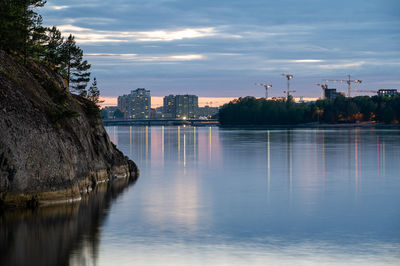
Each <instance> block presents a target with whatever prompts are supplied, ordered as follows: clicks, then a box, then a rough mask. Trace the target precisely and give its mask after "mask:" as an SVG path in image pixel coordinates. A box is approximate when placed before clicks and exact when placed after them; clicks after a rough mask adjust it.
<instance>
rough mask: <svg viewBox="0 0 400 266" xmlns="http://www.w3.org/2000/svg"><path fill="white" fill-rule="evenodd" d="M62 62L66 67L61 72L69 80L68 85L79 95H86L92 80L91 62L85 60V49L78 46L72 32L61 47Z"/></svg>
mask: <svg viewBox="0 0 400 266" xmlns="http://www.w3.org/2000/svg"><path fill="white" fill-rule="evenodd" d="M61 58H62V59H61V62H62V64H63V65H64V66H65V68H64V69H63V70H62V71H61V74H62V75H63V76H64V78H65V79H66V80H67V83H68V87H69V88H70V89H72V90H73V91H75V92H77V93H78V94H79V95H81V96H84V97H86V96H87V91H86V86H87V83H88V82H89V81H90V72H89V71H88V70H89V69H90V64H88V62H87V61H86V60H83V51H82V49H81V48H79V47H78V46H76V42H75V38H74V36H72V35H71V34H70V35H69V37H68V39H67V40H66V41H65V42H64V43H63V45H62V47H61Z"/></svg>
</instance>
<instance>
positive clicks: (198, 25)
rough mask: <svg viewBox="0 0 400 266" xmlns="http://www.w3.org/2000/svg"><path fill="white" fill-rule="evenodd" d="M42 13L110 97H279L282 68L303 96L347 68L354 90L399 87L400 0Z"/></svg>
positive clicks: (56, 4) (167, 2) (56, 2)
mask: <svg viewBox="0 0 400 266" xmlns="http://www.w3.org/2000/svg"><path fill="white" fill-rule="evenodd" d="M38 12H39V13H40V14H42V16H43V18H44V24H45V25H47V26H52V25H55V26H57V27H58V28H59V29H60V30H61V31H62V32H63V34H64V35H65V36H67V35H68V34H69V33H72V34H73V35H75V38H76V40H77V43H78V45H79V46H80V47H81V48H82V49H83V51H84V54H85V59H87V60H88V61H89V63H91V64H92V68H91V72H92V77H96V78H97V81H98V86H99V88H100V90H101V95H102V96H105V97H116V96H118V95H122V94H127V93H129V92H130V90H133V89H136V88H147V89H150V91H151V95H152V96H165V95H168V94H195V95H198V96H201V97H219V98H224V97H243V96H249V95H250V96H255V97H262V96H263V95H264V94H265V89H264V88H263V87H261V86H257V85H255V83H267V84H272V86H273V87H272V88H271V89H270V92H269V95H270V96H272V97H273V96H275V97H279V96H284V94H283V91H284V90H285V89H286V86H287V82H286V79H285V78H284V77H283V76H281V74H282V73H289V74H293V75H294V78H293V79H292V80H291V83H290V87H291V89H293V90H296V92H295V93H294V96H296V97H300V96H304V97H319V96H320V95H321V89H320V87H318V86H317V85H315V84H316V83H322V82H323V80H326V79H346V78H347V75H348V74H351V75H352V78H353V79H360V80H362V83H361V84H354V85H353V89H354V90H377V89H382V88H385V89H392V88H395V89H400V1H398V0H350V1H349V0H346V1H344V0H335V1H332V0H328V1H326V0H280V1H268V0H246V1H245V0H241V1H237V0H219V1H215V0H213V1H211V0H202V1H199V0H197V1H195V0H135V1H131V0H113V1H108V0H85V1H82V0H79V1H76V0H69V1H68V0H62V1H61V0H48V1H47V4H46V5H45V7H43V8H41V9H40V10H38ZM328 85H329V87H332V88H337V89H338V91H343V92H345V91H346V89H347V84H345V83H343V84H342V83H333V82H330V83H328ZM365 93H368V92H365ZM358 94H360V93H358ZM361 94H363V93H361ZM354 95H357V93H355V94H354Z"/></svg>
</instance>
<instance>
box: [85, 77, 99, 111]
mask: <svg viewBox="0 0 400 266" xmlns="http://www.w3.org/2000/svg"><path fill="white" fill-rule="evenodd" d="M87 98H88V99H89V100H91V101H92V102H94V103H95V104H96V105H99V103H102V102H103V101H100V90H99V88H98V87H97V80H96V77H94V78H93V83H92V85H91V86H90V87H89V89H88V93H87Z"/></svg>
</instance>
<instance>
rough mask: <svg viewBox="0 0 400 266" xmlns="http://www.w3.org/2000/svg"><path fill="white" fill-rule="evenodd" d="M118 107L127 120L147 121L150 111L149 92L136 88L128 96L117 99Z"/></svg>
mask: <svg viewBox="0 0 400 266" xmlns="http://www.w3.org/2000/svg"><path fill="white" fill-rule="evenodd" d="M118 107H119V109H120V110H121V111H122V112H123V113H124V117H125V118H127V119H149V118H150V109H151V97H150V90H146V89H144V88H138V89H136V90H132V91H131V93H130V94H127V95H122V96H119V97H118Z"/></svg>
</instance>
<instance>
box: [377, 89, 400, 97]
mask: <svg viewBox="0 0 400 266" xmlns="http://www.w3.org/2000/svg"><path fill="white" fill-rule="evenodd" d="M398 94H399V93H398V92H397V90H396V89H387V90H385V89H382V90H378V96H395V95H398Z"/></svg>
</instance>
